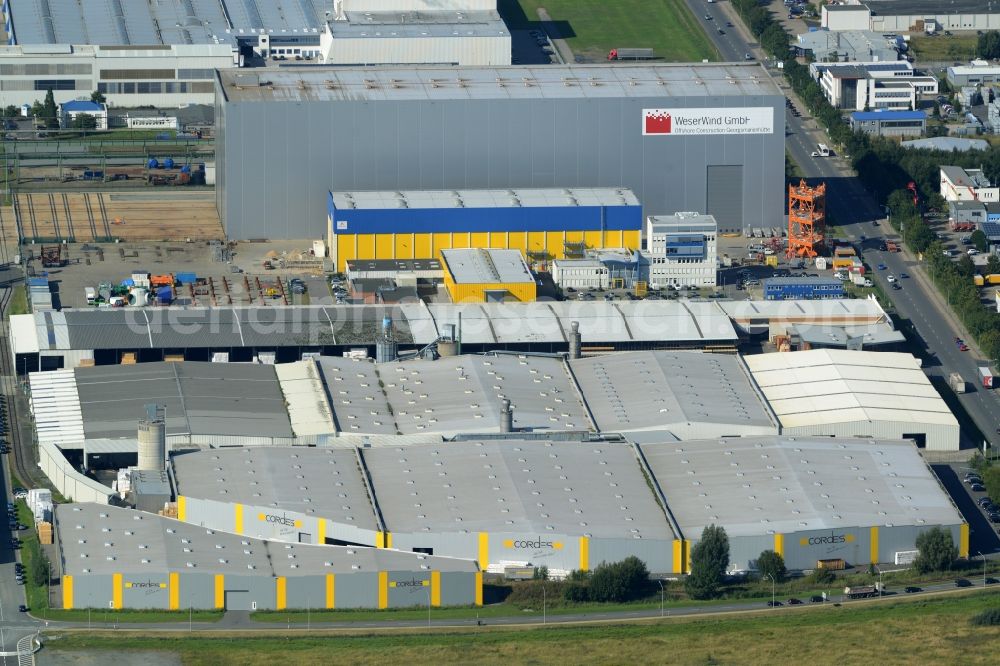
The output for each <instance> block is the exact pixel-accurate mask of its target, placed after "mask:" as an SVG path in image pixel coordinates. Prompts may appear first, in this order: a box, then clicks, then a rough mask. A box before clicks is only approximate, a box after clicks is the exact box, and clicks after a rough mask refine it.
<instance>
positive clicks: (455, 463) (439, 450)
mask: <svg viewBox="0 0 1000 666" xmlns="http://www.w3.org/2000/svg"><path fill="white" fill-rule="evenodd" d="M362 456H363V457H364V459H365V463H366V465H367V467H368V470H369V471H370V473H371V477H372V485H373V486H374V488H375V496H376V499H377V501H378V505H379V508H380V510H381V512H382V516H383V518H384V519H385V523H386V527H387V528H388V529H389V530H390V531H401V532H411V533H419V532H436V533H441V532H453V533H464V534H467V533H474V532H514V533H525V534H542V535H545V534H558V535H589V536H592V537H597V538H601V537H604V538H622V539H672V538H673V534H672V532H671V530H670V527H669V526H668V524H667V521H666V518H665V517H664V514H663V511H662V509H660V507H659V505H658V504H657V503H656V501H655V500H654V498H653V494H652V493H651V492H650V491H649V488H648V487H647V485H646V482H645V480H644V478H643V476H642V472H641V471H640V468H639V464H638V461H637V460H636V458H635V454H634V453H633V451H632V448H631V446H629V445H627V444H620V443H608V442H600V443H593V442H537V441H525V442H519V441H517V440H512V441H502V442H497V441H484V442H479V441H470V442H449V443H444V444H440V445H423V444H417V445H414V446H408V447H405V448H404V447H397V448H378V449H364V450H362ZM442 478H443V479H444V482H442Z"/></svg>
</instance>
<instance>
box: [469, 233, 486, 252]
mask: <svg viewBox="0 0 1000 666" xmlns="http://www.w3.org/2000/svg"><path fill="white" fill-rule="evenodd" d="M489 246H490V235H489V233H488V232H486V231H475V232H473V233H472V234H471V238H470V239H469V247H479V248H483V247H489Z"/></svg>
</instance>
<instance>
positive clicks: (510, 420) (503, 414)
mask: <svg viewBox="0 0 1000 666" xmlns="http://www.w3.org/2000/svg"><path fill="white" fill-rule="evenodd" d="M501 405H502V407H501V408H500V432H514V410H513V409H511V407H510V400H504V401H503V402H502V403H501Z"/></svg>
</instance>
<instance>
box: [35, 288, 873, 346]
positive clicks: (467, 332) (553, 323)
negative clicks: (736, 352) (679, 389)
mask: <svg viewBox="0 0 1000 666" xmlns="http://www.w3.org/2000/svg"><path fill="white" fill-rule="evenodd" d="M743 302H744V303H748V302H747V301H743ZM846 302H850V303H855V302H857V301H846ZM808 303H812V302H808ZM725 305H727V304H725V303H723V304H718V303H712V302H689V301H685V300H683V299H681V300H678V301H645V300H643V301H615V302H611V303H608V302H605V301H586V302H585V301H551V302H548V301H546V302H537V303H498V304H488V305H484V304H475V303H459V304H442V303H435V304H430V305H423V304H418V303H413V304H400V305H396V306H391V307H387V306H375V305H367V306H362V305H345V306H301V307H300V306H296V307H281V308H279V307H243V308H195V309H183V310H182V309H175V308H142V309H139V308H118V309H100V310H73V309H69V310H63V311H61V312H46V313H35V314H34V315H25V316H28V317H34V320H33V321H34V325H35V341H34V342H35V344H32V341H31V340H30V339H22V336H18V337H17V338H16V339H15V342H16V344H17V347H16V349H17V353H19V354H23V353H30V352H31V351H33V350H34V351H37V350H35V349H34V347H36V346H37V347H38V348H41V349H51V350H70V349H75V350H98V349H184V348H188V349H193V348H202V347H273V346H289V345H299V346H320V345H353V344H364V345H368V344H372V342H373V341H374V340H375V338H376V337H377V336H378V335H379V333H380V332H381V325H382V318H383V316H385V315H386V314H388V315H390V316H391V317H392V320H393V331H394V335H395V337H396V340H397V341H398V342H400V343H401V344H411V343H412V344H417V345H425V344H429V343H431V342H433V341H434V340H436V339H437V337H438V335H439V334H441V333H443V332H444V330H445V329H444V326H445V325H446V324H457V323H458V315H459V313H462V334H463V341H464V342H468V343H474V344H496V343H498V342H511V343H514V342H520V343H531V342H549V343H556V344H562V343H565V341H566V340H567V337H566V336H567V335H568V333H569V331H570V328H571V322H573V321H578V322H580V332H581V334H582V335H583V340H584V341H585V342H595V343H600V342H603V343H614V342H629V341H669V342H688V341H691V342H701V341H712V342H716V341H734V340H736V338H737V337H738V336H737V334H736V331H735V329H734V328H733V324H732V322H731V321H730V319H729V317H728V316H727V315H726V314H725V312H723V310H722V308H721V307H720V306H725ZM795 307H802V306H799V305H796V306H795ZM808 307H810V309H811V310H813V309H815V306H814V305H810V306H808ZM787 310H788V307H786V308H785V311H786V312H787ZM774 311H775V312H777V311H778V310H777V309H776V308H775V309H774ZM842 311H843V312H849V311H847V310H846V308H844V309H842ZM883 314H884V313H883ZM16 316H19V315H16ZM411 318H412V321H411ZM491 320H496V321H491ZM21 328H22V329H23V331H25V332H26V331H27V326H26V324H24V325H21Z"/></svg>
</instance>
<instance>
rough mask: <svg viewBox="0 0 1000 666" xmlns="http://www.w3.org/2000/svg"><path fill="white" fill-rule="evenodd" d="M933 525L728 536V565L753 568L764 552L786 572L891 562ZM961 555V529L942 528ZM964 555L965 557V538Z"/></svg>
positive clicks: (741, 568) (959, 526)
mask: <svg viewBox="0 0 1000 666" xmlns="http://www.w3.org/2000/svg"><path fill="white" fill-rule="evenodd" d="M931 527H933V525H926V526H924V525H921V526H915V525H900V526H896V527H886V526H884V525H882V526H875V527H843V528H834V529H830V530H805V531H802V532H794V533H789V534H777V535H774V534H763V535H759V536H730V538H729V548H730V556H729V557H730V562H731V564H732V566H733V567H734V568H736V569H740V570H747V569H751V568H753V567H752V566H751V564H752V563H753V562H755V561H756V560H757V558H758V556H759V555H760V554H761V553H762V552H763V551H765V550H774V551H775V552H777V553H780V554H781V555H782V557H784V559H785V566H786V567H788V569H790V570H803V569H813V568H815V567H816V562H817V561H819V560H830V559H842V560H844V561H846V562H847V563H848V566H867V565H869V564H878V563H889V562H894V561H895V555H896V553H897V552H900V551H907V550H916V540H917V536H918V535H919V534H920V533H921V532H924V531H926V530H928V529H930V528H931ZM943 527H944V528H945V529H947V530H949V531H950V532H951V534H952V538H953V539H954V542H955V546H956V547H959V550H960V551H962V543H963V542H962V538H963V537H962V531H963V528H962V526H961V525H944V526H943ZM964 543H965V546H964V554H963V553H961V552H960V555H962V556H967V555H968V537H967V535H966V537H965V542H964Z"/></svg>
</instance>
